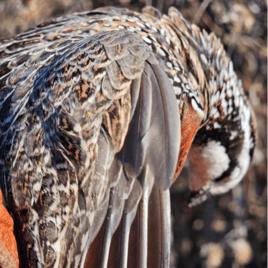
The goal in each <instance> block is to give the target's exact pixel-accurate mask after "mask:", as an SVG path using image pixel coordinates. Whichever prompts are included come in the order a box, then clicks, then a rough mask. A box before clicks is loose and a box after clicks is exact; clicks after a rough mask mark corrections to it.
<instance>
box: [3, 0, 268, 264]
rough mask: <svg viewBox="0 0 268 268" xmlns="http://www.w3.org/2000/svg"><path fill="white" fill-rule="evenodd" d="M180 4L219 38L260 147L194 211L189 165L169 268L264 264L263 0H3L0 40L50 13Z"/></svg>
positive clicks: (175, 205)
mask: <svg viewBox="0 0 268 268" xmlns="http://www.w3.org/2000/svg"><path fill="white" fill-rule="evenodd" d="M108 5H113V6H123V7H128V8H130V9H132V10H136V11H140V10H141V8H143V7H144V6H145V5H153V6H155V7H157V8H158V9H160V10H161V11H162V12H163V13H166V12H167V10H168V8H169V7H170V6H175V7H177V8H178V9H179V10H180V11H181V12H182V13H183V15H184V16H185V17H186V18H187V19H188V20H189V21H190V22H192V23H195V24H197V25H198V26H200V27H201V28H204V29H206V30H207V31H208V32H211V31H213V32H215V34H216V35H217V36H218V37H220V38H221V40H222V42H223V44H224V46H225V49H226V51H227V54H228V55H229V57H230V58H231V59H232V60H233V62H234V68H235V70H236V73H237V74H238V77H239V78H240V79H241V80H242V81H243V85H244V88H245V91H246V92H247V93H248V96H249V99H250V102H251V104H252V106H253V108H254V110H255V113H256V117H257V130H258V147H257V149H256V151H255V155H254V160H253V164H252V166H251V169H250V171H249V172H248V174H247V176H246V177H245V179H244V180H243V182H242V183H241V184H240V185H239V186H238V187H236V188H235V189H234V190H233V191H231V192H229V193H228V194H225V195H223V196H218V197H213V198H211V199H210V200H208V201H207V202H206V203H204V204H202V205H199V206H197V207H195V208H192V209H190V208H188V207H187V204H186V202H187V200H188V197H189V190H188V183H187V163H186V165H185V169H184V170H183V171H182V173H181V175H180V177H179V179H178V180H177V182H176V183H175V184H174V186H173V187H172V189H171V198H172V215H173V232H174V241H173V247H172V250H173V254H172V267H186V268H194V267H207V268H214V267H215V268H216V267H228V268H229V267H231V268H239V267H248V268H249V267H250V268H253V267H258V268H259V267H261V268H262V267H267V3H266V1H264V0H249V1H246V0H235V1H233V0H217V1H212V0H205V1H201V0H189V1H185V0H167V1H164V0H162V1H161V0H158V1H153V0H147V1H145V0H133V1H131V0H115V1H109V0H0V39H6V38H10V37H12V36H14V35H16V34H18V33H20V32H22V31H25V30H27V29H29V28H32V27H35V26H36V25H37V24H39V23H41V22H43V21H45V20H49V19H51V18H54V17H58V16H63V15H66V14H71V13H74V12H79V11H84V10H91V9H94V8H97V7H102V6H108Z"/></svg>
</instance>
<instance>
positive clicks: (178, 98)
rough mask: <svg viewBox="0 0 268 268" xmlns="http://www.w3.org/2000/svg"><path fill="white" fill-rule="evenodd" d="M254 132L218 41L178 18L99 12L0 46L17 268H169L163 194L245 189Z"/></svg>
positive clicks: (196, 195)
mask: <svg viewBox="0 0 268 268" xmlns="http://www.w3.org/2000/svg"><path fill="white" fill-rule="evenodd" d="M255 143H256V131H255V119H254V114H253V111H252V109H251V107H250V104H249V102H248V100H247V97H246V96H245V93H244V91H243V88H242V83H241V81H240V80H239V79H238V78H237V76H236V74H235V72H234V69H233V63H232V62H231V61H230V59H229V58H228V56H227V55H226V53H225V51H224V48H223V45H222V44H221V42H220V40H219V39H218V38H217V37H216V36H215V35H214V34H213V33H210V34H208V33H207V32H206V31H201V30H200V29H199V28H198V27H197V26H196V25H191V24H190V23H189V22H188V21H186V20H185V19H184V18H183V16H182V15H181V13H180V12H179V11H178V10H177V9H175V8H173V7H172V8H170V9H169V11H168V15H162V14H161V13H160V12H159V11H158V10H156V9H154V8H152V7H145V8H144V9H143V11H142V13H138V12H134V11H130V10H128V9H120V8H112V7H108V8H100V9H97V10H93V11H87V12H82V13H76V14H73V15H70V16H66V17H61V18H58V19H54V20H51V21H49V22H45V23H43V24H41V25H39V26H37V27H36V28H35V29H32V30H29V31H27V32H24V33H22V34H19V35H17V36H15V37H14V38H13V39H11V40H5V41H2V42H1V43H0V150H1V155H0V176H1V177H0V185H1V190H2V192H3V196H4V204H5V206H6V208H7V209H8V211H9V213H10V215H11V216H12V218H13V220H14V226H15V227H14V233H15V237H16V240H17V244H18V252H19V259H20V267H30V268H33V267H36V268H37V267H38V268H41V267H50V268H60V267H66V268H68V267H72V268H76V267H81V268H82V267H88V268H89V267H102V268H105V267H121V268H123V267H140V268H145V267H169V262H170V238H171V235H170V233H171V231H170V225H171V223H170V221H171V220H170V197H169V188H170V186H171V185H172V183H173V182H174V181H175V179H176V178H177V177H178V176H179V174H180V171H181V170H182V167H183V165H184V163H185V160H186V158H187V157H188V158H189V163H190V164H189V168H188V169H189V188H190V190H191V196H190V198H189V206H193V205H197V204H200V203H201V202H203V201H204V200H206V199H207V198H208V196H210V195H216V194H222V193H225V192H227V191H228V190H230V189H231V188H233V187H234V186H235V185H237V184H238V183H239V182H240V181H241V180H242V178H243V176H244V175H245V173H246V172H247V170H248V168H249V165H250V162H251V159H252V155H253V151H254V146H255Z"/></svg>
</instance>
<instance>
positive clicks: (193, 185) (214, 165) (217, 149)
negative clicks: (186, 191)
mask: <svg viewBox="0 0 268 268" xmlns="http://www.w3.org/2000/svg"><path fill="white" fill-rule="evenodd" d="M189 160H190V166H189V180H190V189H191V190H192V191H198V190H200V189H201V188H203V187H204V186H205V185H206V183H207V181H213V180H214V179H216V178H218V177H220V176H221V175H222V174H223V173H224V172H225V171H226V170H227V169H228V168H229V163H230V159H229V157H228V155H227V153H226V149H225V148H224V147H223V146H222V145H221V143H220V142H217V141H209V142H208V143H207V144H206V146H196V145H193V146H192V148H191V151H190V153H189Z"/></svg>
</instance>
